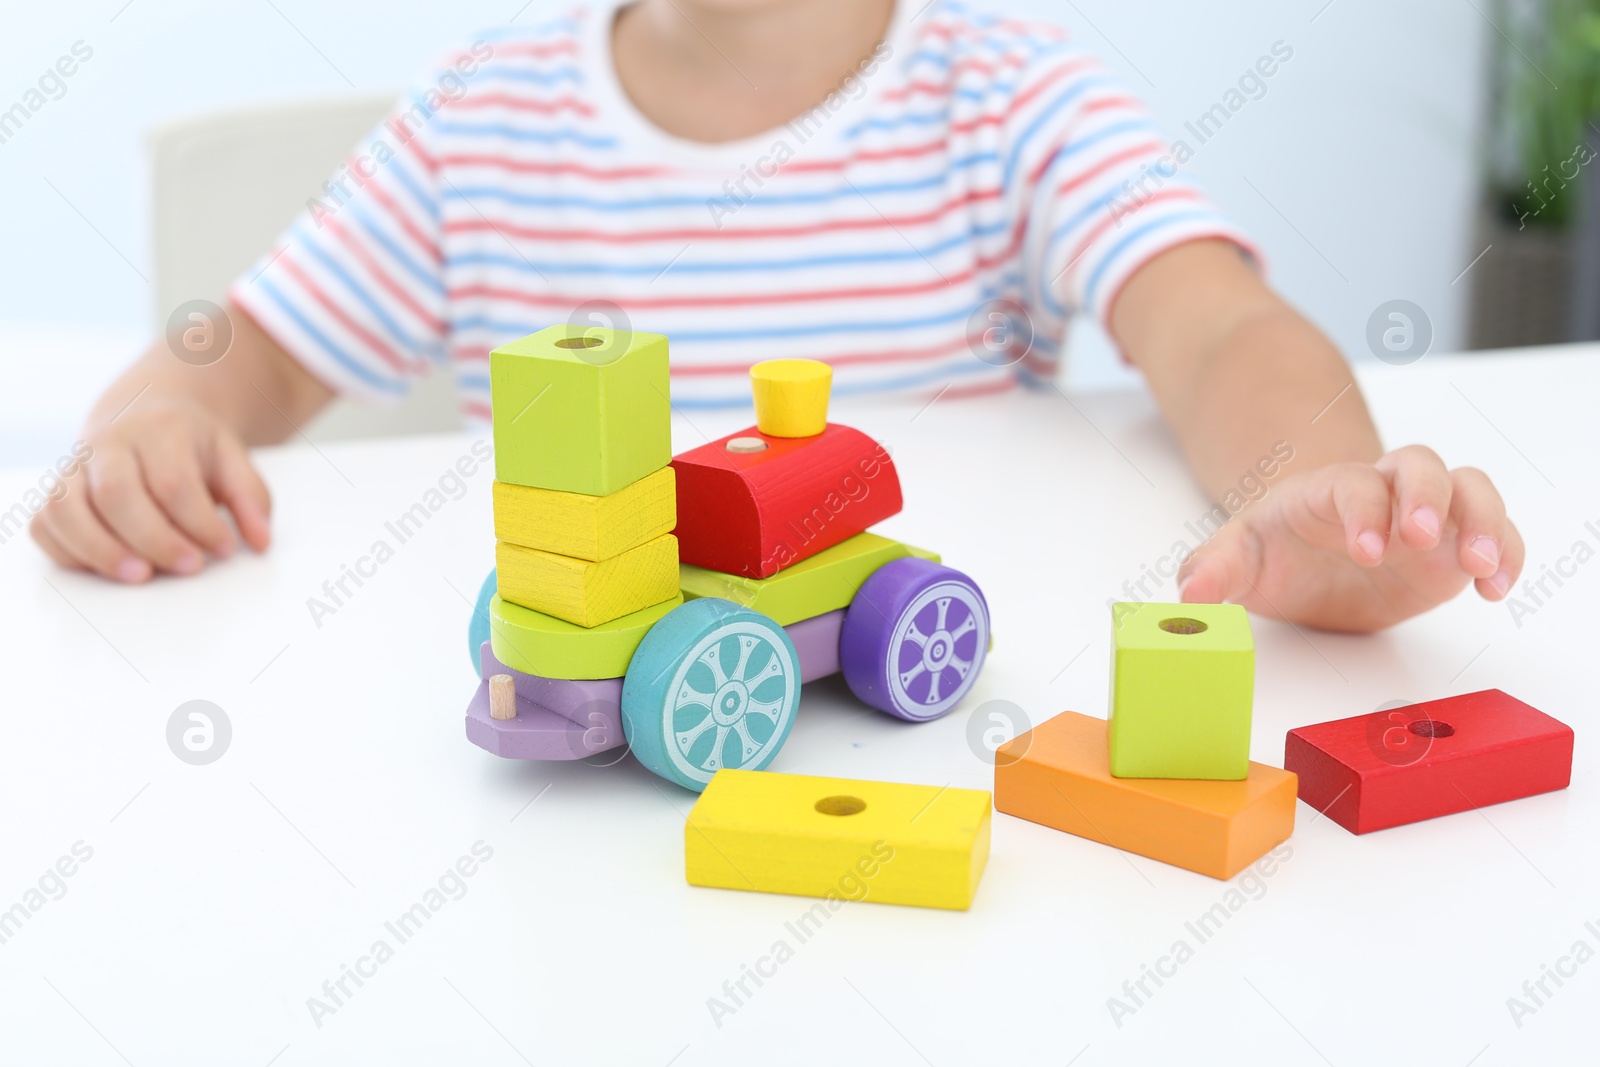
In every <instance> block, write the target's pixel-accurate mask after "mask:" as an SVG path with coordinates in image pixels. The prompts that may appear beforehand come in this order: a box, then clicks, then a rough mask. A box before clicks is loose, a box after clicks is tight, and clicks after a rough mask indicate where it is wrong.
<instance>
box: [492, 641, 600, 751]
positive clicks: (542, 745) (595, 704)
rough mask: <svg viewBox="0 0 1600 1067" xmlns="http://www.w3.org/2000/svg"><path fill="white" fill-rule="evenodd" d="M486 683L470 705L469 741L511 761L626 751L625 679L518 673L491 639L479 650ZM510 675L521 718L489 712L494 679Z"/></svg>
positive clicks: (518, 715)
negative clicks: (576, 678)
mask: <svg viewBox="0 0 1600 1067" xmlns="http://www.w3.org/2000/svg"><path fill="white" fill-rule="evenodd" d="M478 658H479V663H480V664H481V665H482V678H483V681H481V682H479V683H478V690H477V692H476V693H474V694H473V696H472V703H470V704H468V705H467V740H469V741H471V742H472V743H473V744H475V745H477V746H478V747H479V748H482V749H485V750H487V751H489V752H492V753H494V754H495V755H496V756H503V757H505V758H506V759H536V760H574V759H582V758H583V757H585V756H590V755H593V754H594V753H596V752H605V751H607V750H609V749H613V748H621V747H622V746H623V745H624V744H626V743H627V742H626V739H625V738H624V737H623V736H622V679H621V678H606V679H602V680H600V681H569V680H566V679H557V678H540V677H538V676H537V675H532V674H523V673H522V672H521V671H515V670H512V669H511V668H510V667H507V666H506V665H505V664H503V663H501V662H500V661H499V660H498V659H496V658H495V655H494V652H493V651H491V650H490V648H489V642H487V641H485V642H484V643H483V644H482V646H480V648H479V650H478ZM496 674H509V675H511V678H512V683H513V687H514V688H515V690H516V693H517V716H516V718H514V719H496V718H494V717H493V716H491V715H490V714H489V681H488V680H489V679H490V678H491V677H493V676H494V675H496Z"/></svg>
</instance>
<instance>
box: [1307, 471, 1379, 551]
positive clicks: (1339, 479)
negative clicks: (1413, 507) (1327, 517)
mask: <svg viewBox="0 0 1600 1067" xmlns="http://www.w3.org/2000/svg"><path fill="white" fill-rule="evenodd" d="M1317 477H1320V478H1325V479H1329V482H1328V485H1327V492H1328V494H1329V496H1330V498H1331V500H1332V502H1333V508H1334V511H1335V512H1337V513H1338V516H1339V522H1340V524H1341V525H1342V526H1343V527H1344V540H1345V550H1346V551H1347V552H1349V553H1350V558H1351V559H1353V560H1355V561H1356V562H1357V563H1359V564H1361V565H1362V566H1364V567H1376V566H1377V565H1378V564H1380V563H1382V562H1383V555H1384V553H1385V552H1386V551H1388V547H1389V524H1390V521H1391V511H1392V503H1391V499H1390V492H1389V482H1388V480H1387V479H1386V478H1384V476H1383V475H1382V474H1380V473H1379V472H1378V469H1377V468H1376V467H1372V466H1369V465H1367V464H1365V463H1336V464H1333V465H1331V466H1328V467H1324V468H1323V469H1322V470H1320V471H1318V472H1317Z"/></svg>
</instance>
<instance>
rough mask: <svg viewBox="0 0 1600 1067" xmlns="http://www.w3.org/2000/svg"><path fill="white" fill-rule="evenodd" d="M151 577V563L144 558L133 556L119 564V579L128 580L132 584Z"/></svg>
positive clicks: (121, 580) (120, 580)
mask: <svg viewBox="0 0 1600 1067" xmlns="http://www.w3.org/2000/svg"><path fill="white" fill-rule="evenodd" d="M149 577H150V564H148V563H146V562H145V561H144V560H142V559H134V558H133V557H132V556H130V557H128V558H127V559H125V560H123V561H122V562H121V563H119V564H117V581H119V582H127V583H129V584H130V585H133V584H137V583H139V582H142V581H145V580H146V579H148V578H149Z"/></svg>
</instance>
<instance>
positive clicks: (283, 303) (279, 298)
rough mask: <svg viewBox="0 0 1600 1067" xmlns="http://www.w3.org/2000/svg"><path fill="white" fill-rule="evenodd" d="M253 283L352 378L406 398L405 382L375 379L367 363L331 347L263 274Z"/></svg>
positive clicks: (318, 331)
mask: <svg viewBox="0 0 1600 1067" xmlns="http://www.w3.org/2000/svg"><path fill="white" fill-rule="evenodd" d="M255 284H257V285H259V286H261V291H262V292H264V293H266V294H267V296H268V297H269V298H270V299H271V300H272V302H273V303H274V304H276V305H278V309H279V310H280V311H282V312H283V313H284V315H286V316H287V317H288V318H289V321H290V322H293V323H294V324H295V325H296V326H298V327H299V328H300V329H301V330H302V331H304V333H305V335H306V336H307V337H309V338H311V339H312V340H313V341H315V342H316V343H317V345H318V347H320V348H321V349H322V350H323V351H324V352H325V353H327V354H328V355H330V356H332V357H333V360H334V362H335V363H337V364H339V366H341V367H343V368H344V369H345V370H346V371H348V372H349V373H350V375H351V376H352V377H354V378H356V379H357V380H359V381H361V382H364V383H366V384H367V385H369V386H371V387H372V388H374V389H377V390H379V391H380V392H384V393H393V394H395V395H398V396H404V395H405V393H406V386H405V383H404V382H399V381H395V380H394V379H392V378H380V377H378V376H377V375H376V374H373V373H372V371H371V369H370V368H368V367H367V366H366V364H364V363H362V362H361V361H360V360H358V359H355V358H353V357H352V356H351V355H350V354H349V353H347V352H345V351H344V349H342V348H340V347H339V346H338V345H336V344H334V343H333V341H332V340H331V339H330V338H329V337H328V335H327V334H325V333H323V332H322V331H321V330H319V329H318V328H317V327H316V325H315V324H314V323H312V321H311V320H310V319H308V318H306V317H305V315H303V314H302V313H301V311H300V309H299V308H298V307H296V306H295V305H294V304H293V303H291V302H290V301H289V300H288V299H287V298H286V297H285V296H284V295H283V294H282V293H281V292H279V291H278V288H277V286H275V285H273V284H272V283H271V282H269V281H268V280H267V278H266V275H265V273H263V274H261V275H259V276H258V277H257V278H256V281H255Z"/></svg>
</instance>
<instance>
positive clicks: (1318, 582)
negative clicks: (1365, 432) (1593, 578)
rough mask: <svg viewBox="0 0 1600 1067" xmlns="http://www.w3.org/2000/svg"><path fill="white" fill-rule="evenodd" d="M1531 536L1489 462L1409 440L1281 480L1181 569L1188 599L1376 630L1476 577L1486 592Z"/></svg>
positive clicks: (1498, 587)
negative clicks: (1456, 462) (1448, 458)
mask: <svg viewBox="0 0 1600 1067" xmlns="http://www.w3.org/2000/svg"><path fill="white" fill-rule="evenodd" d="M1523 557H1524V548H1523V544H1522V535H1521V534H1519V533H1518V532H1517V528H1516V527H1515V526H1514V525H1512V523H1511V520H1510V519H1508V518H1507V517H1506V508H1505V502H1504V501H1502V500H1501V499H1500V494H1499V492H1497V491H1496V490H1495V487H1494V486H1493V485H1492V484H1491V483H1490V481H1489V478H1488V476H1487V475H1485V474H1484V473H1483V472H1482V471H1479V470H1475V469H1473V468H1471V467H1461V468H1458V469H1456V470H1449V469H1448V468H1446V467H1445V465H1444V461H1443V460H1441V459H1440V458H1439V457H1438V456H1437V455H1436V454H1435V453H1434V452H1433V451H1432V450H1431V449H1428V448H1424V447H1422V446H1421V445H1410V446H1408V447H1406V448H1401V449H1397V450H1396V451H1393V452H1390V453H1389V454H1388V455H1386V456H1384V457H1383V458H1382V459H1380V460H1379V461H1378V462H1377V463H1376V464H1372V465H1368V464H1365V463H1336V464H1332V465H1330V466H1326V467H1321V468H1318V469H1316V470H1312V471H1307V472H1304V473H1301V474H1295V475H1293V476H1291V477H1288V478H1285V479H1284V480H1283V481H1282V482H1279V483H1278V484H1276V485H1275V486H1273V488H1272V490H1271V491H1270V492H1269V494H1268V495H1267V496H1266V497H1265V498H1263V499H1262V500H1260V501H1259V502H1257V503H1255V504H1252V505H1250V506H1249V507H1247V508H1246V509H1245V510H1244V511H1242V512H1241V513H1240V514H1239V515H1238V516H1237V517H1236V518H1235V519H1234V520H1233V521H1232V522H1230V523H1228V524H1227V525H1226V526H1224V527H1223V528H1222V529H1221V530H1220V531H1219V532H1218V533H1217V535H1216V536H1215V537H1213V538H1212V539H1211V541H1210V542H1209V543H1208V544H1206V545H1205V546H1204V547H1203V548H1201V549H1200V551H1199V552H1198V553H1196V554H1195V556H1194V557H1193V558H1192V559H1190V560H1189V561H1188V563H1187V564H1185V565H1184V567H1183V569H1182V570H1181V571H1180V572H1179V576H1178V587H1179V590H1180V594H1179V595H1180V596H1181V598H1182V599H1183V600H1185V601H1197V602H1216V601H1222V600H1230V601H1233V602H1235V603H1238V604H1242V605H1244V606H1245V607H1246V608H1248V609H1249V610H1250V611H1253V612H1256V613H1257V614H1260V615H1266V616H1269V617H1272V618H1282V619H1288V620H1290V621H1292V622H1300V623H1305V624H1307V625H1309V626H1318V627H1322V628H1324V629H1330V630H1352V631H1368V630H1377V629H1381V628H1383V627H1385V626H1390V625H1393V624H1394V623H1397V622H1400V621H1401V620H1402V619H1408V618H1410V617H1411V616H1413V615H1417V614H1420V613H1421V612H1424V611H1427V610H1428V609H1429V608H1431V607H1433V606H1435V605H1436V604H1442V603H1443V602H1444V601H1446V600H1449V599H1450V598H1451V597H1453V596H1455V595H1456V594H1457V593H1459V592H1460V591H1461V589H1462V587H1464V586H1465V585H1466V584H1467V583H1468V582H1469V581H1473V582H1475V583H1476V585H1477V587H1478V593H1479V594H1480V595H1481V596H1482V597H1483V598H1484V599H1485V600H1499V599H1501V598H1502V597H1504V596H1505V595H1506V592H1507V590H1509V589H1510V588H1511V585H1512V583H1513V582H1515V581H1516V580H1517V576H1518V575H1519V574H1520V573H1521V571H1522V563H1523Z"/></svg>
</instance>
